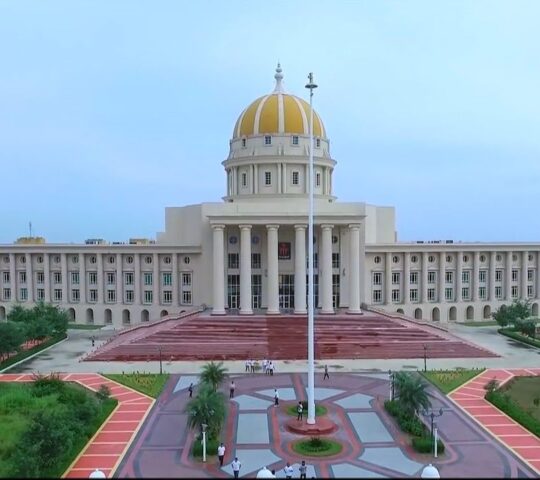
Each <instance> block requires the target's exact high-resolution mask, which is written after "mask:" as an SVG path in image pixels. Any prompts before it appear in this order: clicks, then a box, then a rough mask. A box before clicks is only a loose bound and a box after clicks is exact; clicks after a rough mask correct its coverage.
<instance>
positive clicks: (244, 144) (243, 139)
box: [242, 138, 246, 147]
mask: <svg viewBox="0 0 540 480" xmlns="http://www.w3.org/2000/svg"><path fill="white" fill-rule="evenodd" d="M245 146H246V139H245V138H242V147H245Z"/></svg>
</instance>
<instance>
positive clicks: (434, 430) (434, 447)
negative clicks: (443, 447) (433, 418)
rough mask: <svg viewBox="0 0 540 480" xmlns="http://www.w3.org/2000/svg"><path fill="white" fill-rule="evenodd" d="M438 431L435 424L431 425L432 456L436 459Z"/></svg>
mask: <svg viewBox="0 0 540 480" xmlns="http://www.w3.org/2000/svg"><path fill="white" fill-rule="evenodd" d="M438 433H439V429H438V428H437V422H434V423H433V456H434V457H435V458H437V440H438V438H437V437H438Z"/></svg>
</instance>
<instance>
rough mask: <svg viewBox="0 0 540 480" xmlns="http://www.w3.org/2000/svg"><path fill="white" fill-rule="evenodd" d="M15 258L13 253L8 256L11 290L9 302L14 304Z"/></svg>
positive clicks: (15, 297)
mask: <svg viewBox="0 0 540 480" xmlns="http://www.w3.org/2000/svg"><path fill="white" fill-rule="evenodd" d="M15 261H16V257H15V254H14V253H10V254H9V286H10V288H11V301H12V302H16V301H17V300H18V298H19V297H18V296H17V270H16V268H15Z"/></svg>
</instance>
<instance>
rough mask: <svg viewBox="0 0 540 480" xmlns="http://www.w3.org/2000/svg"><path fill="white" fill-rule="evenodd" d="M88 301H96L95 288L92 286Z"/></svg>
mask: <svg viewBox="0 0 540 480" xmlns="http://www.w3.org/2000/svg"><path fill="white" fill-rule="evenodd" d="M90 302H94V303H95V302H97V290H96V289H94V288H92V289H91V290H90Z"/></svg>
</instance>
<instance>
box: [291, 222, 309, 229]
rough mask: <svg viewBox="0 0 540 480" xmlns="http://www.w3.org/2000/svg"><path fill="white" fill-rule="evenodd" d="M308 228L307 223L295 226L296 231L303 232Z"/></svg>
mask: <svg viewBox="0 0 540 480" xmlns="http://www.w3.org/2000/svg"><path fill="white" fill-rule="evenodd" d="M306 228H308V226H307V223H297V224H295V225H294V229H295V230H302V229H304V230H305V229H306Z"/></svg>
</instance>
